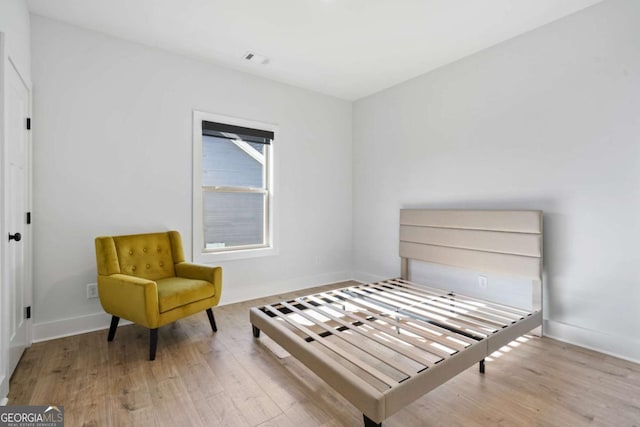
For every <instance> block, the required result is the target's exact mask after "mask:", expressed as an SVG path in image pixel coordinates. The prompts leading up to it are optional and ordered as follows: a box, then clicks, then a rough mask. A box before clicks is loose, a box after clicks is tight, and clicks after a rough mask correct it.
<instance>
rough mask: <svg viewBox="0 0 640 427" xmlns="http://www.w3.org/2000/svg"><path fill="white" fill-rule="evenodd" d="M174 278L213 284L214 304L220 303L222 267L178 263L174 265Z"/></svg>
mask: <svg viewBox="0 0 640 427" xmlns="http://www.w3.org/2000/svg"><path fill="white" fill-rule="evenodd" d="M176 276H178V277H183V278H185V279H194V280H204V281H207V282H209V283H213V286H214V288H215V294H214V296H215V298H216V302H215V304H218V301H220V295H221V293H222V267H213V266H210V265H202V264H192V263H189V262H180V263H178V264H176Z"/></svg>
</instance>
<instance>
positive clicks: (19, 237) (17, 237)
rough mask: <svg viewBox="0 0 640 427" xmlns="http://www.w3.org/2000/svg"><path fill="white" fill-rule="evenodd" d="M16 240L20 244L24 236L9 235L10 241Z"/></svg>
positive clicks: (17, 234)
mask: <svg viewBox="0 0 640 427" xmlns="http://www.w3.org/2000/svg"><path fill="white" fill-rule="evenodd" d="M12 240H15V241H16V242H19V241H20V240H22V234H20V233H16V234H11V233H9V241H12Z"/></svg>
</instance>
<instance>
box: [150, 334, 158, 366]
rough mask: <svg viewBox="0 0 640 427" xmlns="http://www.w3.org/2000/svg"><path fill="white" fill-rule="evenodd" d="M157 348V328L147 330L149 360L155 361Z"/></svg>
mask: <svg viewBox="0 0 640 427" xmlns="http://www.w3.org/2000/svg"><path fill="white" fill-rule="evenodd" d="M157 348H158V328H155V329H149V360H156V349H157Z"/></svg>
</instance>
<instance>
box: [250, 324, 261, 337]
mask: <svg viewBox="0 0 640 427" xmlns="http://www.w3.org/2000/svg"><path fill="white" fill-rule="evenodd" d="M251 328H252V329H253V336H254V337H256V338H260V329H258V328H256V327H255V326H253V325H251Z"/></svg>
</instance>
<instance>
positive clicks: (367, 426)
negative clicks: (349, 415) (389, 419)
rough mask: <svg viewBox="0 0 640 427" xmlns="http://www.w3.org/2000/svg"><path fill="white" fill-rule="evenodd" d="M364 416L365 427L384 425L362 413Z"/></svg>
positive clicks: (380, 426)
mask: <svg viewBox="0 0 640 427" xmlns="http://www.w3.org/2000/svg"><path fill="white" fill-rule="evenodd" d="M362 417H363V418H364V427H382V423H377V422H375V421H373V420H372V419H371V418H369V417H367V416H366V415H365V414H362Z"/></svg>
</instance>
